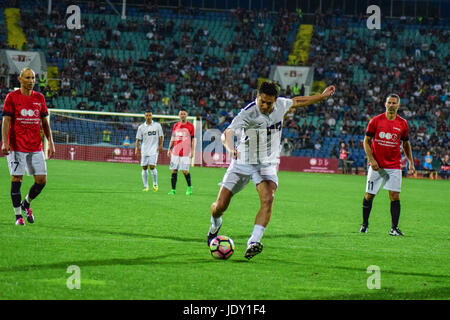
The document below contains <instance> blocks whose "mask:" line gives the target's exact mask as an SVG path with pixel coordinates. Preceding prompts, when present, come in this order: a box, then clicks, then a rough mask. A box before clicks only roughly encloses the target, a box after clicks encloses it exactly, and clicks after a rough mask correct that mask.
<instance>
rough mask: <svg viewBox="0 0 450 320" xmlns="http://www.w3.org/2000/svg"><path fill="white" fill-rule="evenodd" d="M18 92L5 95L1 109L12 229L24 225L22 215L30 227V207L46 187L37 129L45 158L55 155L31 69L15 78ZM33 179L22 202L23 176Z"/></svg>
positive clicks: (45, 108) (32, 218)
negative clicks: (45, 146) (45, 149)
mask: <svg viewBox="0 0 450 320" xmlns="http://www.w3.org/2000/svg"><path fill="white" fill-rule="evenodd" d="M19 82H20V88H19V89H17V90H15V91H13V92H10V93H8V95H7V96H6V99H5V103H4V106H3V112H2V116H3V124H2V152H3V154H5V155H6V157H7V160H8V166H9V172H10V174H11V199H12V203H13V208H14V213H15V215H16V225H22V226H23V225H25V222H24V220H23V216H22V212H23V213H24V214H25V215H26V218H27V221H28V222H29V223H34V216H33V211H32V210H31V208H30V203H31V201H32V200H34V199H35V198H36V197H37V196H38V195H39V194H40V193H41V191H42V189H43V188H44V186H45V184H46V183H47V166H46V163H45V156H44V152H43V148H42V147H43V146H42V136H41V127H42V129H43V131H44V135H45V137H46V138H47V140H48V157H49V158H51V157H52V156H53V155H54V153H55V146H54V143H53V137H52V131H51V129H50V124H49V122H48V110H47V105H46V103H45V98H44V96H43V95H42V94H41V93H39V92H36V91H34V90H33V88H34V85H35V83H36V76H35V73H34V71H33V70H32V69H31V68H24V69H22V71H21V72H20V75H19ZM25 170H26V171H27V172H28V174H30V175H33V176H34V184H33V185H32V186H31V188H30V191H29V192H28V194H27V196H26V197H25V199H24V200H23V201H21V193H20V187H21V185H22V177H23V175H24V174H25Z"/></svg>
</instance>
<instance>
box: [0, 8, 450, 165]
mask: <svg viewBox="0 0 450 320" xmlns="http://www.w3.org/2000/svg"><path fill="white" fill-rule="evenodd" d="M60 5H62V6H64V5H65V2H64V1H63V2H61V3H60ZM87 8H88V10H89V12H90V13H99V14H105V13H108V8H107V7H106V6H105V5H95V4H94V2H89V3H88V4H87ZM158 9H159V8H158V7H157V6H156V5H152V4H151V3H148V4H147V5H146V6H145V7H144V8H143V11H144V12H145V14H144V15H143V18H142V21H138V22H136V21H135V20H133V19H127V20H126V21H124V22H120V23H118V24H117V25H115V26H112V27H111V26H110V25H108V24H107V20H106V19H104V18H103V19H102V18H99V19H96V20H95V21H93V22H91V23H89V22H88V20H87V19H83V20H82V26H83V27H85V26H86V25H87V24H88V23H89V28H91V29H93V30H98V31H103V32H104V38H103V39H100V40H99V41H98V42H97V43H95V42H94V41H92V40H88V39H87V38H86V37H84V36H83V34H84V31H83V28H82V29H81V30H72V31H71V32H70V33H67V32H65V20H66V18H67V17H66V16H65V15H64V13H65V11H64V10H57V7H55V9H54V10H53V11H52V13H51V15H50V16H49V17H48V19H41V18H40V17H43V16H46V8H45V7H41V6H39V5H36V6H35V7H34V9H33V11H23V12H22V24H23V28H24V30H25V33H26V35H27V38H28V39H29V43H28V47H29V49H31V50H34V49H37V50H43V51H44V52H46V56H47V60H48V61H58V60H59V59H64V61H67V63H64V65H63V67H62V69H61V70H60V77H61V82H60V84H61V86H60V88H59V90H58V92H52V93H51V94H50V95H48V97H49V99H48V100H49V105H50V106H52V100H51V98H50V96H51V95H60V96H67V97H77V96H78V97H79V96H82V97H88V99H89V102H88V103H85V102H84V103H80V104H79V105H78V106H77V107H78V108H79V109H93V103H95V102H99V103H101V104H106V103H114V110H115V111H119V112H129V111H131V102H132V101H136V100H139V101H138V104H139V105H140V106H142V110H145V109H147V108H148V107H149V106H150V105H152V103H154V102H157V103H158V104H159V105H161V106H162V108H161V109H160V110H158V111H160V112H161V113H166V114H175V113H176V112H177V110H178V109H179V108H180V107H181V106H182V104H183V103H182V102H181V96H187V97H189V100H188V101H189V102H188V105H183V107H185V108H188V109H191V110H193V112H192V113H194V114H192V115H195V116H197V117H201V118H202V119H203V122H204V128H205V129H207V128H211V127H218V128H220V129H223V127H224V126H225V125H226V124H227V123H229V122H230V121H231V119H232V118H233V117H234V116H235V114H236V112H237V111H238V110H239V109H240V108H242V107H243V106H245V104H246V103H248V102H249V101H251V100H252V99H254V91H255V89H256V88H257V80H258V77H262V78H265V77H268V75H269V72H270V66H271V65H275V64H278V65H282V64H285V63H286V61H287V55H288V54H289V51H290V48H291V46H292V44H291V43H290V41H289V39H288V35H289V33H290V32H292V30H294V29H295V26H296V25H298V24H299V23H301V17H299V15H298V14H297V13H296V12H288V11H286V10H281V11H280V12H278V13H276V14H274V13H269V12H268V11H267V10H261V11H249V10H245V9H242V8H237V9H236V10H232V11H231V12H230V14H229V16H228V18H227V21H226V28H227V29H229V31H230V32H234V34H235V38H234V39H233V41H232V42H230V43H219V42H218V41H217V40H216V39H214V37H213V36H212V35H211V34H210V33H209V30H208V29H207V28H204V29H198V30H194V29H193V28H192V26H191V25H190V24H189V23H188V22H185V23H183V24H182V25H176V24H175V23H174V21H173V20H171V19H162V18H161V17H159V15H158ZM176 11H177V14H178V15H180V16H186V17H187V16H194V15H198V14H201V12H200V11H199V10H198V9H194V8H184V7H179V8H178V10H176ZM362 19H363V17H362V16H360V17H355V18H351V19H341V18H339V17H338V16H337V15H336V14H332V13H331V12H325V13H321V12H317V13H316V16H315V28H314V34H313V38H312V40H311V47H310V53H311V54H310V58H309V61H308V65H311V66H313V67H314V70H315V74H314V79H315V80H321V81H324V82H325V83H326V84H329V83H333V84H335V85H336V86H337V93H336V95H335V96H333V97H332V98H330V99H329V100H328V101H327V102H326V103H323V104H318V105H316V106H315V107H314V108H312V107H311V108H306V109H301V110H297V111H296V112H291V113H289V114H288V115H287V117H286V122H285V128H286V130H284V134H285V138H286V139H287V142H288V143H289V145H292V147H291V146H290V147H289V149H290V151H292V150H296V149H305V148H306V149H315V150H319V149H320V148H321V145H323V143H324V138H325V137H336V136H337V137H342V136H344V135H355V136H356V135H359V136H361V135H364V129H365V125H366V124H367V122H368V121H369V120H370V118H371V117H373V116H374V115H376V114H379V113H382V112H384V106H383V99H384V97H385V96H386V95H387V94H388V93H391V92H396V93H398V94H399V95H400V97H401V98H402V107H401V110H400V115H401V116H402V117H404V118H406V119H407V120H408V121H410V138H411V140H412V141H413V143H412V146H413V151H414V153H415V154H417V155H423V154H425V152H426V151H431V153H432V154H434V155H435V156H436V157H438V158H442V157H443V156H444V155H445V154H448V152H449V150H448V135H447V132H448V130H449V129H448V127H447V122H448V115H449V107H450V84H449V83H450V82H449V76H448V68H449V66H450V56H446V57H442V56H438V55H437V54H436V52H437V48H436V46H435V45H434V43H433V44H432V45H430V46H428V45H424V44H422V43H419V42H417V41H414V39H403V40H402V39H399V38H398V36H397V35H398V34H400V33H401V32H402V31H403V29H404V28H405V26H406V25H407V24H412V23H416V21H412V20H411V19H401V21H400V23H392V22H388V23H387V24H386V28H383V30H382V31H380V32H377V33H375V35H374V40H375V43H376V44H379V47H377V46H373V45H370V44H369V41H368V39H365V38H359V37H358V35H357V34H356V33H355V32H351V31H350V30H349V28H348V24H349V23H351V22H358V21H359V22H362ZM186 21H189V20H186ZM50 22H51V23H50ZM266 23H272V24H273V29H272V33H271V34H268V33H266V32H264V31H263V30H264V26H265V24H266ZM421 23H422V24H423V25H422V26H420V28H419V29H418V32H419V33H420V35H422V36H423V35H427V36H434V37H436V38H437V39H438V40H439V42H440V43H444V44H448V39H449V38H450V37H449V36H448V35H449V31H448V29H447V30H446V29H435V28H432V27H430V26H428V25H427V22H426V21H422V22H421ZM177 28H178V29H177ZM327 29H328V30H330V31H331V32H330V37H329V38H328V39H327V41H325V33H324V31H325V30H327ZM177 31H181V34H182V36H181V38H176V37H174V34H175V32H177ZM125 32H138V33H142V34H143V35H145V38H146V39H148V40H150V45H149V47H148V52H141V53H140V58H139V59H136V60H134V59H133V58H131V57H130V58H129V59H128V60H125V61H124V60H120V59H118V57H115V56H109V55H105V56H103V55H102V54H101V53H99V51H98V50H96V48H104V49H113V50H114V49H124V48H126V49H127V50H135V48H134V47H133V43H131V42H130V41H128V42H126V41H124V40H123V39H122V38H121V35H122V34H123V33H125ZM36 35H37V36H39V37H45V38H47V39H48V42H47V43H46V46H45V47H40V46H39V44H37V43H35V42H34V41H33V39H34V37H35V36H36ZM167 39H171V41H167ZM387 39H389V40H390V41H389V43H390V46H391V49H395V50H397V51H399V52H404V53H405V54H404V55H392V56H391V57H389V61H390V62H392V63H393V64H394V67H390V68H388V67H387V57H386V55H383V54H380V53H382V52H383V50H385V49H386V42H387ZM346 40H354V41H355V43H356V45H355V46H348V45H347V43H346ZM78 48H87V49H88V50H84V52H83V53H81V52H80V50H77V49H78ZM267 48H270V50H268V51H267V50H266V49H267ZM215 49H219V50H222V51H223V52H224V55H223V56H222V57H219V56H217V55H215V54H214V52H217V51H215ZM175 50H181V51H180V52H182V53H183V54H181V55H176V54H175ZM238 50H241V51H247V52H248V51H250V52H251V60H250V63H248V64H244V65H243V66H242V68H239V69H237V68H236V67H235V66H236V65H239V59H240V57H239V54H238ZM205 52H206V55H205V56H204V57H203V58H202V59H200V58H199V54H200V53H205ZM344 56H346V58H344ZM354 66H357V67H358V68H360V69H362V70H364V73H365V78H364V80H363V81H362V82H361V83H355V82H354V81H353V80H352V78H353V69H352V68H353V67H354ZM213 67H215V68H217V73H216V74H214V76H213V77H211V76H209V75H208V72H207V71H208V70H209V68H213ZM2 74H3V73H2ZM12 78H13V82H14V81H16V80H14V78H15V77H14V76H13V77H12ZM113 78H120V82H119V84H117V83H115V82H113V81H112V79H113ZM83 83H84V84H89V85H85V86H82V84H83ZM242 83H245V84H247V85H248V87H247V88H246V89H244V88H243V86H242V85H241V84H242ZM167 84H170V85H174V86H175V90H174V94H173V95H171V96H167V94H166V93H165V92H166V90H165V89H166V85H167ZM390 85H392V86H390ZM82 88H85V89H84V90H82ZM107 88H110V89H109V90H108V89H107ZM46 90H50V89H49V88H48V87H47V88H46ZM137 90H143V91H145V94H143V95H142V96H141V97H139V96H138V95H137V94H136V91H137ZM7 91H8V88H6V85H5V81H4V78H2V77H0V95H1V97H0V98H1V99H2V101H3V99H4V97H5V95H6V93H7ZM99 93H101V94H99ZM282 95H285V96H293V92H292V90H291V89H288V90H283V92H282ZM230 105H231V106H232V107H230ZM362 109H364V112H362ZM303 117H306V118H308V117H309V118H310V117H318V118H319V122H318V123H317V124H315V125H314V124H313V123H312V122H311V121H306V122H304V123H303V124H302V125H299V120H300V119H301V118H303ZM411 120H414V121H417V122H412V121H411ZM416 123H419V125H416ZM336 125H339V128H338V130H336V128H335V126H336ZM430 128H433V129H434V130H430ZM350 143H351V144H353V145H354V147H359V146H360V144H361V141H353V139H352V141H351V142H350ZM337 148H339V145H338V146H337ZM330 156H331V157H338V156H339V154H338V152H337V150H336V148H335V149H334V150H333V151H332V152H331V154H330Z"/></svg>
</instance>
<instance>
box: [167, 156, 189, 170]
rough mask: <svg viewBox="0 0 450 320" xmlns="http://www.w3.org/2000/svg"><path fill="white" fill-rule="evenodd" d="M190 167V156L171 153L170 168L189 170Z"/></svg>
mask: <svg viewBox="0 0 450 320" xmlns="http://www.w3.org/2000/svg"><path fill="white" fill-rule="evenodd" d="M190 167H191V158H190V157H180V156H174V155H173V154H172V155H171V157H170V170H183V171H189V168H190Z"/></svg>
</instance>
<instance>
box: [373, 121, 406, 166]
mask: <svg viewBox="0 0 450 320" xmlns="http://www.w3.org/2000/svg"><path fill="white" fill-rule="evenodd" d="M408 135H409V127H408V123H407V122H406V120H405V119H403V118H402V117H400V116H399V115H397V116H396V118H395V119H394V120H388V119H387V118H386V114H385V113H382V114H379V115H378V116H376V117H373V119H372V120H370V122H369V124H368V125H367V129H366V136H369V137H372V154H373V157H374V158H375V160H376V161H377V162H378V165H379V166H380V168H384V169H400V168H401V159H402V154H401V152H400V146H401V141H408V140H409V137H408Z"/></svg>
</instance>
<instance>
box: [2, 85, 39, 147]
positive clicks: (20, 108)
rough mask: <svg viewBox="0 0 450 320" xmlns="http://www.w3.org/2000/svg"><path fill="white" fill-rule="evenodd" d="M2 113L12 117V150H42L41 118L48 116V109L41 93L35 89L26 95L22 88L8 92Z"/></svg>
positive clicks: (10, 133) (10, 129)
mask: <svg viewBox="0 0 450 320" xmlns="http://www.w3.org/2000/svg"><path fill="white" fill-rule="evenodd" d="M2 115H3V116H9V117H11V124H10V127H9V131H8V140H9V145H10V147H11V151H20V152H38V151H42V137H41V118H44V117H46V116H48V109H47V105H46V104H45V98H44V96H43V95H42V94H41V93H39V92H36V91H34V90H33V91H31V95H30V96H26V95H24V94H22V92H21V91H20V89H17V90H15V91H13V92H10V93H8V95H7V96H6V99H5V103H4V105H3V112H2Z"/></svg>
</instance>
